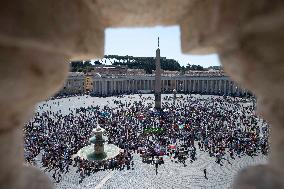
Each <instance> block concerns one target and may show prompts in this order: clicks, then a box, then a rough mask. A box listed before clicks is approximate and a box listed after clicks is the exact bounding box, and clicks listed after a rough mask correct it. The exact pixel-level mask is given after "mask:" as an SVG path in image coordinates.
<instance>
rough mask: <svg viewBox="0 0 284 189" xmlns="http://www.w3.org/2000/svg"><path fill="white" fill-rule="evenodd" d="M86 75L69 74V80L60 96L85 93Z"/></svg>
mask: <svg viewBox="0 0 284 189" xmlns="http://www.w3.org/2000/svg"><path fill="white" fill-rule="evenodd" d="M84 79H85V76H84V73H81V72H69V75H68V78H67V80H66V82H65V84H64V87H63V88H62V89H61V91H60V94H81V93H84V91H85V90H84Z"/></svg>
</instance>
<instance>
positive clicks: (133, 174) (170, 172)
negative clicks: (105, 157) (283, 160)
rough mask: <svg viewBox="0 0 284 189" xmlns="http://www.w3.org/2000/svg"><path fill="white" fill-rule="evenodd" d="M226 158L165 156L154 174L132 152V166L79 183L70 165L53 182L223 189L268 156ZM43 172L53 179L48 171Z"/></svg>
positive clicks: (73, 186)
mask: <svg viewBox="0 0 284 189" xmlns="http://www.w3.org/2000/svg"><path fill="white" fill-rule="evenodd" d="M38 159H40V158H38ZM229 161H230V163H229V162H228V161H227V160H223V162H222V163H223V166H220V165H219V164H217V163H215V159H214V158H213V157H209V155H208V153H205V152H202V151H197V160H196V161H194V162H193V163H190V161H189V160H187V161H186V166H185V167H184V165H183V164H181V163H176V162H172V161H171V160H170V159H169V158H168V157H166V158H165V164H163V165H160V166H159V167H158V174H157V175H156V172H155V166H154V165H151V164H147V163H142V159H141V157H139V155H134V168H133V169H130V170H127V169H124V170H122V171H119V170H113V171H112V170H105V171H99V172H97V173H93V174H91V175H90V176H87V177H86V178H85V179H84V180H83V182H82V183H79V180H80V178H79V173H76V169H75V168H73V167H72V168H71V169H70V172H68V173H67V174H65V175H63V177H62V180H61V182H60V183H55V186H56V188H57V189H94V188H104V189H129V188H133V189H134V188H135V189H140V188H141V189H146V188H149V189H158V188H162V189H166V188H168V189H173V188H174V189H179V188H180V189H184V188H190V189H195V188H196V189H197V188H216V189H226V188H230V187H231V184H232V180H233V177H234V176H235V175H236V173H237V172H238V171H239V170H240V169H242V168H244V167H247V166H250V165H255V164H265V163H266V161H267V157H265V156H263V155H259V156H255V157H253V158H252V157H250V156H242V157H241V158H238V157H236V159H235V160H232V159H230V160H229ZM204 168H206V169H207V177H208V180H207V179H205V178H204V174H203V169H204ZM46 174H47V175H49V176H50V179H51V180H53V179H52V177H51V174H50V173H48V172H47V173H46Z"/></svg>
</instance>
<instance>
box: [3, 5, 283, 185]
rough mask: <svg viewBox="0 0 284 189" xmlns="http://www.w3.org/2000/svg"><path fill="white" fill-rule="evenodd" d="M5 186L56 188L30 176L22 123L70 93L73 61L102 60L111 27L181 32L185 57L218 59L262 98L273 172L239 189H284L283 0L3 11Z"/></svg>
mask: <svg viewBox="0 0 284 189" xmlns="http://www.w3.org/2000/svg"><path fill="white" fill-rule="evenodd" d="M0 5H1V6H0V24H1V25H2V26H3V27H1V28H0V57H1V63H0V66H1V69H0V87H1V90H0V91H1V92H0V96H1V98H0V100H1V101H0V111H1V112H0V113H1V115H0V119H1V125H0V149H1V155H0V165H1V170H0V186H1V187H3V188H52V186H51V184H50V182H49V181H48V179H47V178H46V177H45V176H44V175H42V174H41V173H40V172H38V171H37V170H35V169H32V168H28V167H23V166H22V163H23V145H22V143H23V141H22V140H23V138H22V126H23V123H24V122H25V121H26V120H27V119H28V117H29V116H30V115H31V112H32V109H33V106H34V105H35V104H36V103H37V102H38V101H40V100H43V99H45V98H47V97H48V96H50V95H52V94H54V93H55V92H56V91H57V90H58V89H59V88H60V87H61V86H62V84H63V82H64V78H65V77H66V75H67V72H68V65H67V64H66V62H69V60H70V59H72V58H75V59H78V58H79V59H85V58H87V57H93V56H102V55H103V46H104V45H103V44H104V42H103V41H104V29H105V28H107V27H125V26H132V27H133V26H153V25H172V24H178V25H180V27H181V46H182V50H183V52H184V53H190V52H194V53H208V52H210V53H212V52H215V53H218V54H219V55H220V59H221V62H222V64H223V65H224V68H225V70H226V71H227V72H228V73H229V74H230V76H232V78H233V79H234V80H235V81H237V82H238V83H240V84H241V85H243V86H245V87H247V88H248V89H250V90H251V91H253V92H254V93H255V94H256V96H257V97H258V103H259V104H258V107H259V112H260V113H261V114H262V115H263V117H264V118H265V119H266V120H268V121H269V122H270V123H271V125H272V129H271V152H270V160H269V164H268V165H266V166H258V167H255V168H250V169H248V170H245V171H243V172H242V173H241V174H240V176H239V178H237V179H236V185H235V188H247V187H257V188H283V187H284V183H283V177H284V168H283V165H284V148H283V145H284V140H283V135H284V129H283V123H282V122H283V117H284V115H283V112H284V111H283V107H284V104H283V102H284V97H283V94H282V92H283V91H284V79H283V78H284V77H283V76H282V75H283V73H284V64H283V60H284V58H283V57H284V56H283V53H282V49H283V44H284V35H283V29H284V24H283V23H284V22H283V20H284V19H283V18H284V11H283V1H279V0H273V1H266V0H260V1H247V0H241V1H227V0H218V1H211V0H205V1H196V0H191V1H188V0H177V1H172V0H156V1H152V0H144V1H138V0H134V1H132V0H124V1H115V0H90V1H87V0H84V1H74V2H70V1H67V0H63V1H55V0H51V1H44V2H37V1H32V0H29V1H20V2H19V1H6V2H4V1H3V2H1V3H0Z"/></svg>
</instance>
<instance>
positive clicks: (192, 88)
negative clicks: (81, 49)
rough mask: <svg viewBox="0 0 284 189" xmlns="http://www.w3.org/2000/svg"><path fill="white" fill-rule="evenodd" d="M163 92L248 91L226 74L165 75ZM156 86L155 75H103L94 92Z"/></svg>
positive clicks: (141, 90)
mask: <svg viewBox="0 0 284 189" xmlns="http://www.w3.org/2000/svg"><path fill="white" fill-rule="evenodd" d="M161 82H162V83H161V87H162V93H171V92H172V91H173V89H175V90H176V91H178V92H179V93H199V94H213V95H234V96H241V95H245V94H246V93H247V91H246V90H245V89H243V88H241V87H240V86H238V85H237V84H236V83H234V82H233V81H231V80H230V79H229V77H226V76H216V77H212V76H208V77H206V76H202V77H200V76H198V77H197V76H190V77H189V76H175V77H169V76H163V77H162V80H161ZM154 88H155V77H153V76H143V77H139V76H137V77H127V76H125V77H123V76H120V77H109V78H108V77H101V78H94V80H93V94H95V95H103V96H110V95H113V94H125V93H152V92H153V91H154Z"/></svg>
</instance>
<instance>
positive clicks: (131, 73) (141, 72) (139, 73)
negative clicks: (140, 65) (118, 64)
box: [126, 69, 146, 75]
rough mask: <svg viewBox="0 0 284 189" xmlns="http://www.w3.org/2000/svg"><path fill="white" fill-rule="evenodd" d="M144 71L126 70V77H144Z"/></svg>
mask: <svg viewBox="0 0 284 189" xmlns="http://www.w3.org/2000/svg"><path fill="white" fill-rule="evenodd" d="M144 74H146V71H145V70H144V69H127V71H126V75H144Z"/></svg>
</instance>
